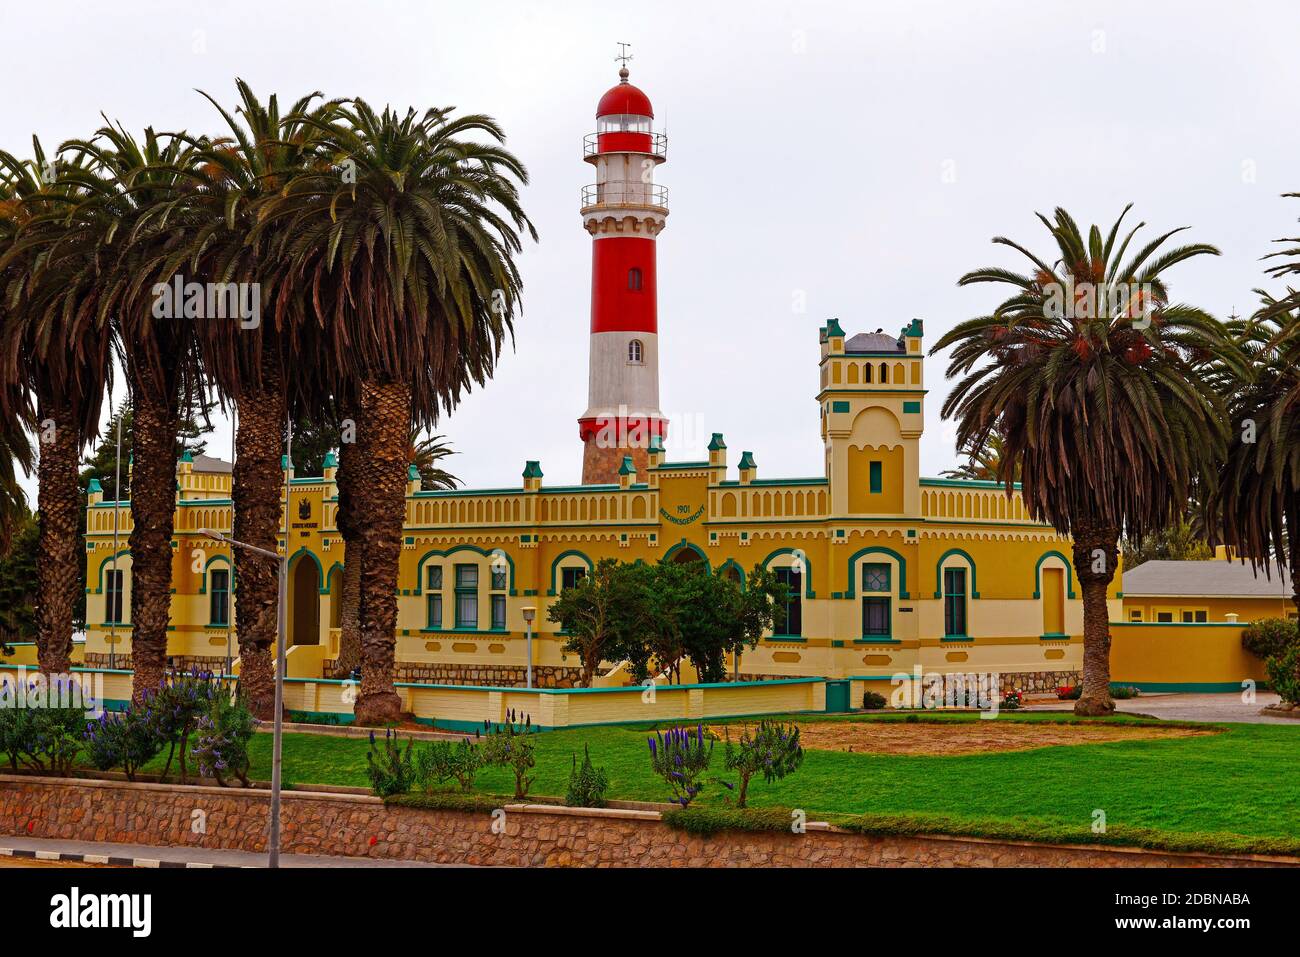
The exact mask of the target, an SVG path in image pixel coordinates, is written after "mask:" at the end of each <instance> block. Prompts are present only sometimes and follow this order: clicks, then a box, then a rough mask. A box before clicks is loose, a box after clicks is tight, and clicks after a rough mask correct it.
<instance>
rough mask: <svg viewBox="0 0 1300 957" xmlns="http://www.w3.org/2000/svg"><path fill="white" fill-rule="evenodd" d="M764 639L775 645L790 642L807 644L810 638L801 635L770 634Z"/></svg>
mask: <svg viewBox="0 0 1300 957" xmlns="http://www.w3.org/2000/svg"><path fill="white" fill-rule="evenodd" d="M763 640H764V641H766V642H767V643H768V644H773V645H788V644H796V645H806V644H807V643H808V639H807V638H804V637H802V636H800V635H770V636H768V637H767V638H764V639H763Z"/></svg>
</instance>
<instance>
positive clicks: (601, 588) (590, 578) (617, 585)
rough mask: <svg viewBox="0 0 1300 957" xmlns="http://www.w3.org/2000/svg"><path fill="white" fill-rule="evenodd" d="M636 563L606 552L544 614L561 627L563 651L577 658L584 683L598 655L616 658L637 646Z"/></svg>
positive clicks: (603, 658) (598, 660) (585, 684)
mask: <svg viewBox="0 0 1300 957" xmlns="http://www.w3.org/2000/svg"><path fill="white" fill-rule="evenodd" d="M637 568H638V566H636V565H628V564H623V563H620V562H617V561H615V560H614V559H612V558H606V559H604V560H602V561H601V562H600V563H598V564H597V565H596V567H595V569H593V571H592V573H591V574H590V575H587V576H586V577H585V578H583V579H582V581H580V582H579V583H578V584H577V585H576V586H574V587H573V588H566V589H564V590H563V591H561V592H560V594H559V595H558V596H557V597H556V599H555V601H554V602H553V603H552V604H551V607H550V609H549V610H548V611H547V618H548V619H549V620H550V621H552V622H554V623H555V624H557V625H559V626H560V628H561V630H562V631H563V633H564V651H565V652H566V653H568V654H575V655H577V656H578V660H579V662H580V663H581V668H582V676H581V678H580V681H581V683H582V686H583V687H587V688H589V687H591V680H592V678H593V677H594V676H595V674H596V668H597V667H599V666H600V663H601V662H602V661H606V660H621V659H622V658H624V657H629V655H628V654H627V652H629V651H632V652H633V655H632V656H633V657H634V656H635V651H636V647H635V646H636V641H635V640H633V636H634V635H635V634H636V631H637V628H638V625H639V623H640V621H641V618H642V615H643V605H642V602H641V600H640V589H639V583H638V575H639V574H640V573H639V572H638V571H637Z"/></svg>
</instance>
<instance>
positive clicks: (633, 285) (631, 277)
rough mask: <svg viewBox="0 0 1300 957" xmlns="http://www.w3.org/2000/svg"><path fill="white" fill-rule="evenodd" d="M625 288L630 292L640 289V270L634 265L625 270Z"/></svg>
mask: <svg viewBox="0 0 1300 957" xmlns="http://www.w3.org/2000/svg"><path fill="white" fill-rule="evenodd" d="M627 288H628V289H630V290H631V291H632V292H640V291H641V270H640V269H637V268H636V267H635V266H633V267H632V268H631V269H629V270H628V271H627Z"/></svg>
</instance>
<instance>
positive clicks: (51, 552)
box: [36, 401, 85, 674]
mask: <svg viewBox="0 0 1300 957" xmlns="http://www.w3.org/2000/svg"><path fill="white" fill-rule="evenodd" d="M37 418H38V422H37V428H38V435H39V438H40V463H39V465H38V466H37V469H38V471H37V476H38V480H39V482H40V489H39V491H38V493H37V502H38V507H39V509H40V556H41V560H40V561H39V562H38V563H37V565H36V581H37V598H36V628H37V631H36V659H37V663H38V665H39V666H40V669H41V671H42V672H44V673H46V674H53V673H56V672H57V673H61V674H67V673H68V671H69V669H70V668H71V667H72V617H73V608H74V607H75V604H76V598H77V594H76V593H77V583H78V578H79V576H78V574H77V572H78V570H79V568H80V567H81V563H82V562H83V561H84V560H85V558H84V553H83V552H82V550H81V545H80V543H79V542H78V538H79V535H78V531H77V525H78V522H77V519H78V517H79V516H78V509H79V507H80V500H79V497H78V488H77V451H78V447H79V445H80V442H79V441H78V432H77V426H76V417H75V416H74V415H73V410H72V408H71V406H70V405H68V404H66V403H63V402H58V401H51V402H46V401H42V402H41V403H40V405H39V408H38V409H37Z"/></svg>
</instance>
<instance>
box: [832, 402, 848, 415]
mask: <svg viewBox="0 0 1300 957" xmlns="http://www.w3.org/2000/svg"><path fill="white" fill-rule="evenodd" d="M850 408H851V405H850V403H849V402H848V400H847V399H836V400H835V401H834V402H832V403H831V411H832V412H847V411H849V409H850Z"/></svg>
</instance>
